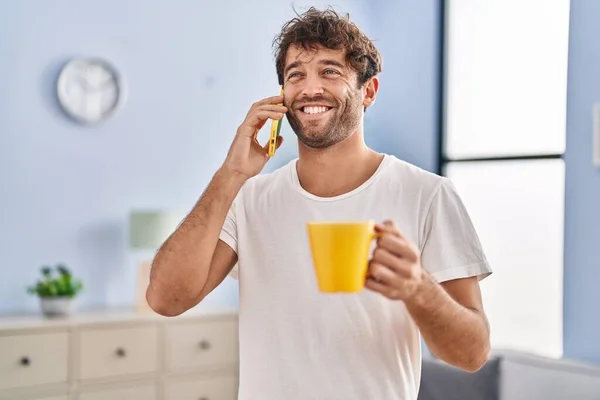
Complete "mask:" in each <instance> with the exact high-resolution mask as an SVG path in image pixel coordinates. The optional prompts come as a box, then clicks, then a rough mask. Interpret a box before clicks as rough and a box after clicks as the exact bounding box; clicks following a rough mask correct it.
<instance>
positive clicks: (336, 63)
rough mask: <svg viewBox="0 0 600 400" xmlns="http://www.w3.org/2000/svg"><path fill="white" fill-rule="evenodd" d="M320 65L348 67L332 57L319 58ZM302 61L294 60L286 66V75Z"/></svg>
mask: <svg viewBox="0 0 600 400" xmlns="http://www.w3.org/2000/svg"><path fill="white" fill-rule="evenodd" d="M318 63H319V64H320V65H332V66H334V67H338V68H342V69H344V68H346V66H345V65H344V64H342V63H341V62H339V61H336V60H330V59H323V60H319V62H318ZM301 64H302V63H301V62H300V61H294V62H293V63H291V64H290V65H288V66H287V67H285V71H284V75H286V74H287V73H288V72H289V71H290V70H292V69H294V68H298V67H299V66H300V65H301Z"/></svg>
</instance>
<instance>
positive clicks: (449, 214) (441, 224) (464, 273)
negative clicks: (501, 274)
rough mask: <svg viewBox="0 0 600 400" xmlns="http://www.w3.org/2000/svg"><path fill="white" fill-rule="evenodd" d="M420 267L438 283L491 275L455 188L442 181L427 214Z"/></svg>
mask: <svg viewBox="0 0 600 400" xmlns="http://www.w3.org/2000/svg"><path fill="white" fill-rule="evenodd" d="M422 243H423V245H422V246H421V247H422V249H421V264H422V265H423V267H424V268H425V269H426V270H427V271H428V272H429V273H430V274H431V275H432V276H433V278H434V279H435V280H436V281H437V282H444V281H448V280H452V279H458V278H467V277H473V276H476V277H478V278H479V280H481V279H483V278H485V277H487V276H488V275H490V274H491V273H492V270H491V268H490V265H489V263H488V260H487V258H486V256H485V254H484V251H483V248H482V246H481V243H480V241H479V237H478V235H477V233H476V232H475V227H474V226H473V223H472V221H471V218H470V217H469V214H468V212H467V209H466V208H465V206H464V204H463V202H462V200H461V198H460V197H459V195H458V192H457V191H456V188H455V187H454V185H453V184H452V182H451V181H450V180H449V179H448V178H445V177H444V178H442V181H441V183H440V185H439V186H438V188H437V191H436V192H435V194H434V195H433V199H432V201H431V204H430V206H429V209H428V211H427V214H426V217H425V223H424V229H423V242H422Z"/></svg>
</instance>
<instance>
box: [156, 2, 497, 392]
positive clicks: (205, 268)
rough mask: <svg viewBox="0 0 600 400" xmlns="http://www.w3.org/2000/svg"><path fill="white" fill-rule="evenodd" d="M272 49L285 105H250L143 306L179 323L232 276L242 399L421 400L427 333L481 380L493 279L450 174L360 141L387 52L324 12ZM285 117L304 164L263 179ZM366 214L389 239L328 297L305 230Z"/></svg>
mask: <svg viewBox="0 0 600 400" xmlns="http://www.w3.org/2000/svg"><path fill="white" fill-rule="evenodd" d="M275 45H276V46H277V48H276V50H277V51H276V67H277V74H278V77H279V82H280V83H281V84H282V85H283V88H284V95H283V96H282V97H281V96H275V97H270V98H267V99H263V100H261V101H258V102H257V103H255V104H254V105H253V106H252V107H251V108H250V111H249V112H248V114H247V116H246V119H245V120H244V121H243V122H242V124H241V125H240V126H239V128H238V130H237V133H236V136H235V139H234V140H233V143H232V145H231V148H230V150H229V152H228V154H227V156H226V158H225V161H224V163H223V165H222V167H221V168H220V169H219V170H218V171H217V172H216V174H215V175H214V177H213V179H212V181H211V182H210V184H209V186H208V188H207V189H206V191H205V192H204V193H203V194H202V196H201V197H200V199H199V201H198V203H197V204H196V205H195V207H194V208H193V209H192V211H191V212H190V213H189V215H188V216H187V217H186V218H185V220H184V221H183V222H182V223H181V225H180V226H179V227H178V229H177V230H176V231H175V232H174V233H173V234H172V235H171V237H170V238H169V239H168V240H167V241H166V242H165V243H164V245H163V246H162V248H161V249H160V250H159V252H158V253H157V255H156V258H155V260H154V263H153V267H152V274H151V281H150V284H149V287H148V291H147V299H148V302H149V304H150V306H151V307H152V308H153V309H154V310H155V311H156V312H158V313H160V314H163V315H168V316H174V315H178V314H180V313H182V312H184V311H186V310H187V309H189V308H191V307H193V306H194V305H196V304H198V303H199V302H200V301H202V299H203V298H204V297H205V296H206V295H208V294H209V293H210V292H211V291H212V290H213V289H214V288H215V287H216V286H217V285H219V283H220V282H221V281H223V279H224V278H225V277H226V276H227V275H228V274H230V273H231V274H233V275H235V276H238V274H239V283H240V310H239V337H240V387H239V398H240V399H252V400H254V399H277V400H282V399H286V400H289V399H302V400H304V399H328V400H334V399H344V400H351V399H387V400H392V399H403V400H408V399H416V397H417V392H418V388H419V381H420V368H421V364H420V362H421V352H420V351H421V348H420V338H421V335H422V336H423V338H424V340H425V342H426V343H427V345H428V347H429V349H430V350H431V351H432V352H433V353H434V355H436V356H437V357H438V358H440V359H442V360H444V361H446V362H448V363H449V364H452V365H454V366H456V367H458V368H461V369H464V370H466V371H475V370H477V369H479V368H480V367H481V366H482V365H483V364H484V363H485V361H486V360H487V357H488V352H489V327H488V323H487V320H486V316H485V314H484V310H483V306H482V301H481V295H480V290H479V283H478V280H480V279H482V278H483V277H485V276H487V275H489V274H490V273H491V270H490V268H489V266H488V263H487V261H486V258H485V255H484V253H483V251H482V249H481V246H480V243H479V241H478V238H477V235H476V232H475V230H474V229H473V226H472V224H471V222H470V219H469V216H468V215H467V212H466V211H465V208H464V206H463V204H462V202H461V200H460V199H459V197H458V195H457V194H456V191H455V189H454V187H453V186H452V184H451V183H450V182H449V181H448V180H447V179H446V178H444V177H440V176H437V175H434V174H432V173H429V172H426V171H424V170H422V169H420V168H417V167H416V166H413V165H410V164H408V163H406V162H403V161H401V160H399V159H397V158H395V157H393V156H390V155H384V154H379V153H376V152H375V151H373V150H371V149H369V148H368V147H367V146H366V145H365V143H364V140H363V115H364V112H365V110H366V109H367V108H368V107H370V106H372V105H373V103H374V102H375V98H376V96H377V91H378V87H379V80H378V78H377V74H378V73H379V72H380V70H381V59H380V56H379V53H378V51H377V50H376V48H375V47H374V45H373V44H372V43H371V41H370V40H369V39H368V38H367V37H365V36H364V35H363V34H362V33H361V32H360V31H359V29H358V28H356V27H355V26H354V25H353V24H351V23H350V22H349V21H348V20H347V19H345V18H341V17H339V16H338V15H337V14H336V13H335V12H333V11H331V10H327V11H318V10H315V9H310V10H309V11H307V12H306V13H304V14H302V15H300V16H298V18H295V19H293V20H292V21H290V22H288V23H287V24H286V25H285V26H284V27H283V29H282V31H281V33H280V35H279V36H278V38H277V40H276V41H275ZM282 102H283V104H284V105H283V106H281V105H278V104H280V103H282ZM284 114H285V115H286V116H287V118H288V121H289V123H290V125H291V127H292V129H293V130H294V132H295V133H296V135H297V138H298V146H299V158H298V159H297V160H294V161H292V162H290V163H289V164H288V165H286V166H284V167H282V168H280V169H279V170H277V171H275V172H273V173H270V174H261V175H259V173H260V172H261V170H262V169H263V167H264V166H265V164H266V163H267V162H268V155H267V146H266V145H265V146H262V145H261V144H259V143H258V142H257V141H256V135H257V133H258V131H259V129H261V128H262V127H263V125H264V124H265V123H266V122H267V121H268V120H269V119H281V118H282V117H283V116H284ZM280 144H281V140H280V141H279V143H278V145H280ZM365 219H374V220H376V221H379V222H380V223H379V224H378V225H377V230H378V231H379V232H380V233H381V236H380V238H379V239H378V240H377V242H376V246H375V249H374V251H373V253H372V258H371V260H370V264H369V278H368V279H367V280H366V289H365V290H363V291H362V292H360V293H357V294H325V293H321V292H319V291H318V288H317V283H316V279H315V274H314V269H313V266H312V261H311V255H310V249H309V244H308V239H307V234H306V222H308V221H313V220H365ZM234 266H236V268H235V270H234Z"/></svg>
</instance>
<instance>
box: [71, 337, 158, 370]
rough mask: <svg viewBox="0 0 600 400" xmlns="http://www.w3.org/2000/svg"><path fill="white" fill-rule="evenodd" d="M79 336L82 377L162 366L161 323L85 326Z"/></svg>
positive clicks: (155, 368) (152, 368) (156, 368)
mask: <svg viewBox="0 0 600 400" xmlns="http://www.w3.org/2000/svg"><path fill="white" fill-rule="evenodd" d="M80 335H81V336H80V338H79V349H80V355H79V357H80V359H79V362H80V364H79V378H80V379H82V380H86V379H97V378H107V377H113V376H122V375H129V374H143V373H150V372H155V371H157V370H158V327H156V326H154V325H149V326H141V327H128V328H102V329H100V328H93V329H91V328H85V329H82V330H81V333H80Z"/></svg>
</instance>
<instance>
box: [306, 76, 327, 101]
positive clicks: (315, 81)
mask: <svg viewBox="0 0 600 400" xmlns="http://www.w3.org/2000/svg"><path fill="white" fill-rule="evenodd" d="M322 94H323V82H322V80H321V79H320V77H318V76H315V75H308V76H307V77H306V79H304V87H303V88H302V96H303V97H314V96H319V95H322Z"/></svg>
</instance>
